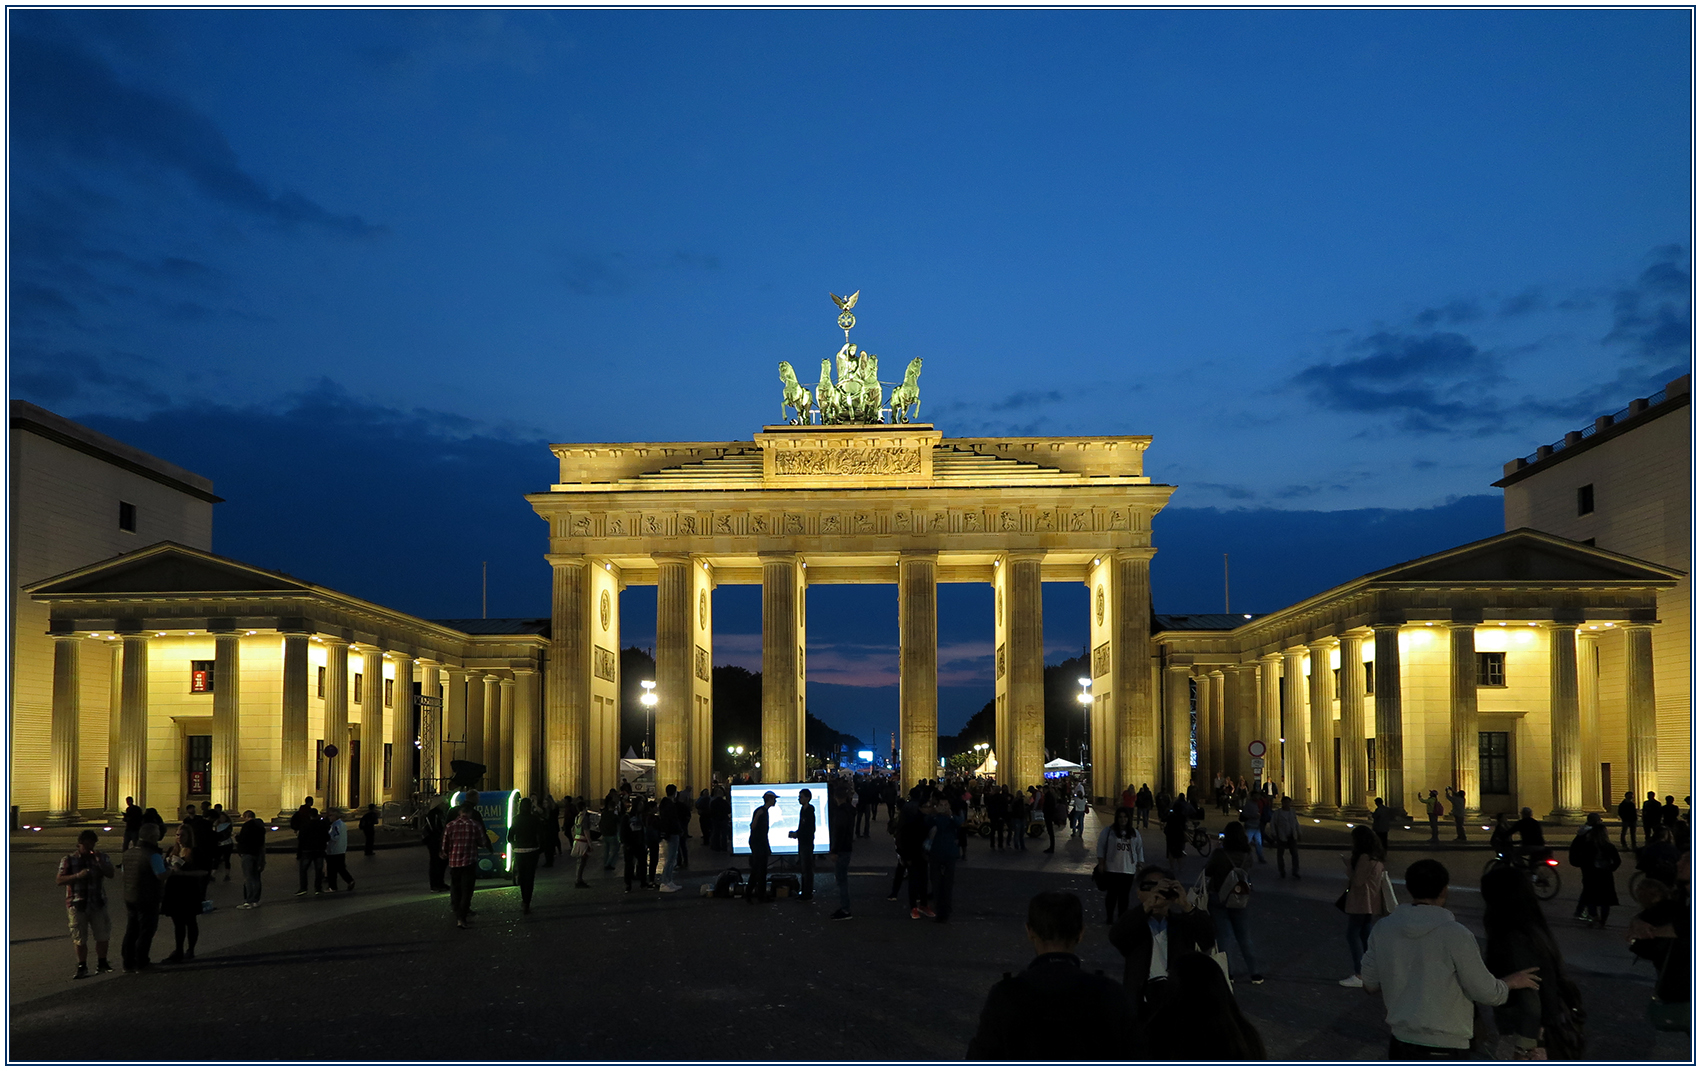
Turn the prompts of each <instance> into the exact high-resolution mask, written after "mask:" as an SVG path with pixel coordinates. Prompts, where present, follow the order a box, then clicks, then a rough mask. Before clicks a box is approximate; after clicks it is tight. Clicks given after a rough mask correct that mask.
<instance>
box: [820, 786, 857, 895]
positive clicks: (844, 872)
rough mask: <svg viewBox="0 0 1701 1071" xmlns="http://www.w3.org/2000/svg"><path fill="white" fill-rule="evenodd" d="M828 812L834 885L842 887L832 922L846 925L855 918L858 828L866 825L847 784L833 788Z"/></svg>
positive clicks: (828, 840)
mask: <svg viewBox="0 0 1701 1071" xmlns="http://www.w3.org/2000/svg"><path fill="white" fill-rule="evenodd" d="M830 799H831V801H832V802H831V805H830V806H829V807H828V808H827V850H828V851H829V852H832V853H833V881H834V883H835V884H837V885H838V887H839V909H838V910H837V911H835V912H833V913H832V914H831V915H830V916H828V918H830V919H831V920H832V921H834V922H843V921H844V920H846V919H848V918H850V917H851V909H850V907H851V901H850V864H851V851H852V849H853V848H855V847H856V836H857V834H856V828H857V824H858V823H859V822H861V821H862V812H861V810H860V808H858V809H852V807H851V801H850V789H849V788H848V787H847V786H846V785H845V783H844V782H843V781H837V782H834V784H833V789H832V794H831V796H830Z"/></svg>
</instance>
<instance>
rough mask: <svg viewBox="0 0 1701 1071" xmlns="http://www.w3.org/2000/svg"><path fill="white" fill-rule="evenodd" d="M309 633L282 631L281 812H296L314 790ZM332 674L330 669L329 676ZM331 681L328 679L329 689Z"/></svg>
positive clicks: (279, 811) (279, 751)
mask: <svg viewBox="0 0 1701 1071" xmlns="http://www.w3.org/2000/svg"><path fill="white" fill-rule="evenodd" d="M308 675H309V674H308V665H307V633H305V632H285V633H284V634H283V706H282V708H281V710H280V714H281V717H280V720H279V725H278V771H279V773H280V774H281V775H282V776H281V778H280V780H279V789H280V791H279V793H278V814H280V815H286V814H293V813H294V812H295V809H296V808H297V807H299V806H301V801H302V800H304V799H306V798H307V797H308V796H309V795H311V794H312V792H313V745H312V743H311V742H310V741H309V740H308V739H307V681H308ZM329 676H330V674H329V673H327V674H326V677H329ZM328 688H329V684H328V683H327V689H328Z"/></svg>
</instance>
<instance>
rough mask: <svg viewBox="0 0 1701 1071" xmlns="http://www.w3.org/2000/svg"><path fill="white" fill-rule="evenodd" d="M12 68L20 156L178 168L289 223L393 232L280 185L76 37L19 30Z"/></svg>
mask: <svg viewBox="0 0 1701 1071" xmlns="http://www.w3.org/2000/svg"><path fill="white" fill-rule="evenodd" d="M10 75H11V78H10V82H9V88H10V96H11V100H10V105H11V107H10V116H11V127H10V129H11V136H12V139H13V151H14V153H18V152H20V151H21V152H22V153H24V154H25V155H26V156H28V155H29V154H50V155H57V156H62V157H64V158H67V159H70V160H75V161H77V162H80V163H83V164H87V165H93V166H95V167H102V168H105V167H117V168H127V167H134V166H136V165H146V166H149V167H152V168H156V169H159V170H163V171H165V172H173V173H177V174H180V175H182V176H184V177H186V178H187V179H188V180H189V181H190V182H191V183H192V184H193V185H194V186H195V188H196V189H198V190H199V191H200V192H201V193H202V194H203V195H204V196H206V197H208V198H209V199H211V200H213V201H215V202H217V203H219V204H222V205H225V206H227V207H230V208H234V209H237V210H239V211H242V212H245V213H247V214H249V215H251V216H253V217H255V218H259V219H264V220H268V221H270V222H272V223H275V224H279V225H282V226H297V225H300V226H311V227H316V228H319V229H321V230H324V231H327V232H330V233H334V234H340V235H345V236H348V237H365V236H370V235H374V234H378V233H381V232H382V231H383V228H382V227H378V226H374V225H373V224H370V223H368V222H367V221H365V220H364V219H362V218H361V217H359V216H358V215H351V214H343V213H336V212H332V211H330V210H329V209H326V208H324V207H323V206H321V205H319V204H317V203H316V202H314V201H312V200H310V199H308V198H307V197H304V196H303V195H301V194H300V193H297V192H294V191H292V190H283V191H280V192H276V193H274V192H272V191H271V190H269V189H268V188H267V187H266V184H265V183H263V182H262V181H261V180H260V179H259V178H257V177H256V176H254V175H252V174H250V173H249V172H247V171H245V170H244V169H243V168H242V167H241V165H240V164H239V163H238V161H237V158H236V152H235V150H233V149H232V148H231V146H230V143H229V141H227V140H226V139H225V136H224V134H223V133H222V132H220V130H219V129H218V126H217V125H216V124H215V123H213V121H212V120H211V119H209V118H207V116H205V115H203V114H201V113H200V112H199V111H197V110H196V109H195V108H194V107H193V106H191V105H190V104H189V103H188V102H186V101H183V100H179V99H177V98H174V97H169V96H166V95H163V94H159V93H153V92H150V91H148V90H145V89H141V88H137V87H134V86H128V85H125V84H123V83H121V82H120V81H119V79H118V77H117V76H116V74H115V73H114V72H113V70H112V68H111V67H109V66H108V65H107V64H106V63H104V62H103V61H101V60H100V59H98V58H96V57H94V56H92V55H90V54H88V53H86V52H83V51H81V50H79V49H77V48H75V47H73V46H71V45H69V44H66V43H63V42H60V41H53V40H48V39H45V38H38V37H33V36H29V35H27V34H24V35H16V36H14V37H13V38H12V39H11V50H10Z"/></svg>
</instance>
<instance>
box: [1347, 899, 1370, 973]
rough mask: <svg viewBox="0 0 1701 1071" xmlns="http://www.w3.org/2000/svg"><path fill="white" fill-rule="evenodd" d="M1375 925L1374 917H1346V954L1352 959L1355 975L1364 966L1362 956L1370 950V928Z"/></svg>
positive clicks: (1356, 915)
mask: <svg viewBox="0 0 1701 1071" xmlns="http://www.w3.org/2000/svg"><path fill="white" fill-rule="evenodd" d="M1375 924H1376V916H1375V915H1360V914H1356V913H1355V914H1351V915H1348V916H1347V954H1348V955H1349V956H1351V957H1352V959H1353V974H1355V975H1356V974H1358V972H1359V970H1360V969H1361V968H1362V967H1363V966H1364V954H1365V952H1366V951H1367V950H1368V949H1369V948H1370V928H1371V927H1372V926H1374V925H1375Z"/></svg>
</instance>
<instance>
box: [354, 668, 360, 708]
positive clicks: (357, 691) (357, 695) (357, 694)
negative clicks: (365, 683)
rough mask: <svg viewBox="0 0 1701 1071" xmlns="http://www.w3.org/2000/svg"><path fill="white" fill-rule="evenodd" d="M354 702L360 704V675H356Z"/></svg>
mask: <svg viewBox="0 0 1701 1071" xmlns="http://www.w3.org/2000/svg"><path fill="white" fill-rule="evenodd" d="M354 701H355V702H356V703H358V702H360V674H358V673H356V674H355V675H354Z"/></svg>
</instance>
